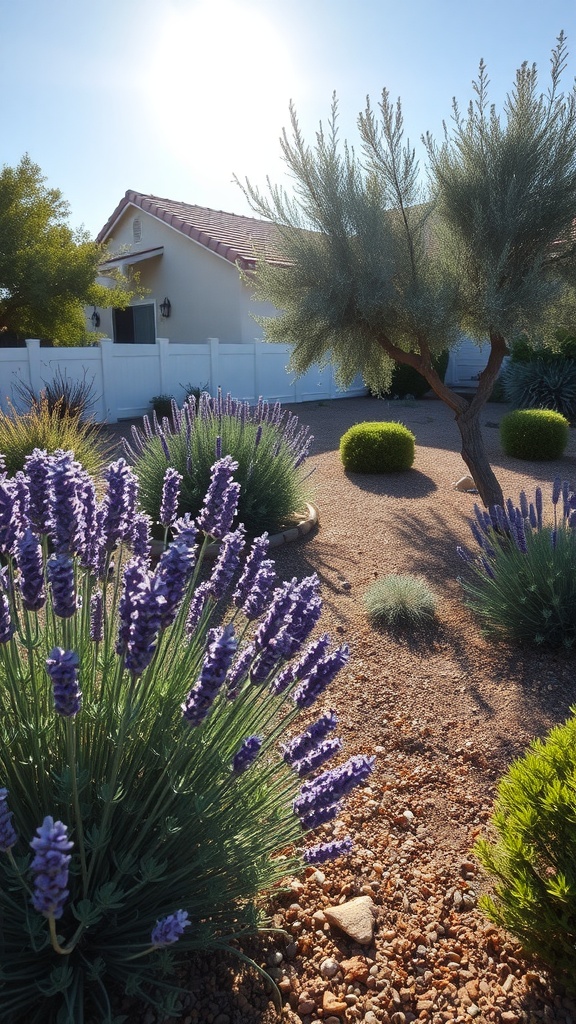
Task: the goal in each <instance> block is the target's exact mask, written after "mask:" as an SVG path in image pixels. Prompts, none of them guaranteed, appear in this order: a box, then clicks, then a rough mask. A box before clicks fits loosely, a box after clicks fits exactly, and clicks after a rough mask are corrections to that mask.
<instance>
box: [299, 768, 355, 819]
mask: <svg viewBox="0 0 576 1024" xmlns="http://www.w3.org/2000/svg"><path fill="white" fill-rule="evenodd" d="M374 761H375V758H374V757H366V756H365V755H364V754H356V755H354V756H353V757H350V758H349V759H348V761H345V762H344V764H342V765H339V766H338V767H337V768H330V769H328V771H325V772H323V773H322V775H318V777H317V778H315V779H312V780H311V781H310V782H305V783H304V785H303V786H302V788H301V790H300V793H299V795H298V796H297V797H296V799H295V800H294V802H293V805H292V806H293V808H294V813H295V814H297V815H298V816H299V817H302V816H303V815H307V814H310V813H311V812H312V811H314V810H316V809H317V808H322V807H330V806H331V805H332V804H334V803H337V802H338V801H339V800H342V799H343V798H344V797H345V796H347V794H348V793H350V792H351V791H352V790H353V789H354V787H355V786H358V785H360V783H362V782H365V781H366V779H367V778H368V776H369V775H370V773H371V771H372V768H373V766H374Z"/></svg>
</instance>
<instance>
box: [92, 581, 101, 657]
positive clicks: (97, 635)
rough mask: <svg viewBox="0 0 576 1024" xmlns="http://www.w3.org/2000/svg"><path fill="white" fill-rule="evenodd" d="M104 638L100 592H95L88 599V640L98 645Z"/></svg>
mask: <svg viewBox="0 0 576 1024" xmlns="http://www.w3.org/2000/svg"><path fill="white" fill-rule="evenodd" d="M103 638H104V607H103V604H102V591H101V590H95V591H94V593H93V594H92V597H91V598H90V639H91V640H92V641H93V642H94V643H95V644H98V643H100V642H101V640H103Z"/></svg>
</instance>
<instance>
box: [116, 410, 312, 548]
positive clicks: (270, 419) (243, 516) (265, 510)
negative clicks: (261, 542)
mask: <svg viewBox="0 0 576 1024" xmlns="http://www.w3.org/2000/svg"><path fill="white" fill-rule="evenodd" d="M312 440H313V438H312V437H311V436H310V434H309V431H308V428H307V427H301V426H299V424H298V417H297V416H294V415H292V414H291V413H287V412H282V408H281V406H280V403H279V402H277V403H276V405H274V406H273V407H271V406H269V404H268V402H265V401H262V399H260V401H259V402H258V404H257V406H256V407H255V408H253V409H252V408H251V407H250V405H249V404H248V402H240V401H237V400H236V399H233V398H231V396H230V395H227V396H226V398H224V397H223V396H222V393H221V391H220V390H219V391H218V395H217V397H216V398H211V397H210V395H209V394H207V393H206V392H202V394H201V395H200V397H199V399H197V398H196V396H195V395H194V394H190V395H189V396H188V398H187V399H186V402H185V403H184V406H183V408H182V409H181V410H179V409H178V407H177V405H176V403H175V402H174V401H173V402H172V407H171V417H170V418H168V417H164V418H163V419H161V420H160V419H159V418H158V417H157V416H156V415H153V416H152V422H150V420H149V419H148V417H146V416H145V417H144V420H143V425H142V427H141V428H137V427H133V428H132V443H131V444H126V454H127V457H128V459H129V460H130V462H131V463H132V464H133V466H134V471H135V473H136V475H137V477H138V479H139V483H140V500H141V503H142V508H143V509H144V511H145V512H147V513H148V515H150V516H151V517H152V520H153V521H154V522H155V523H156V522H157V521H158V517H159V510H160V500H161V494H162V486H163V481H164V474H165V472H166V469H167V467H168V466H171V467H173V468H174V469H176V470H177V471H178V472H179V473H180V474H181V476H182V484H181V490H180V499H179V514H180V515H184V514H185V513H190V515H192V516H195V515H197V514H198V511H199V509H200V507H201V505H202V501H203V498H204V495H205V493H206V489H207V487H208V484H209V482H210V471H211V467H212V463H213V462H214V459H215V458H217V459H220V458H222V456H224V455H231V456H232V457H233V458H234V460H235V462H237V464H238V468H237V469H236V471H235V477H236V480H237V481H238V483H239V484H240V498H239V502H238V517H239V519H240V521H241V522H242V523H243V524H244V526H245V528H246V530H247V531H248V533H249V534H251V535H252V536H253V535H255V534H258V533H260V532H262V531H263V530H267V531H268V532H274V531H275V530H277V529H279V528H280V527H282V526H283V525H284V524H285V523H286V522H287V521H288V520H289V519H290V517H291V516H293V514H294V513H295V512H300V511H302V510H303V509H304V506H305V503H306V499H307V497H308V491H307V488H306V485H305V479H304V473H303V471H302V466H303V463H304V461H305V459H306V456H307V455H308V450H309V448H310V444H311V443H312Z"/></svg>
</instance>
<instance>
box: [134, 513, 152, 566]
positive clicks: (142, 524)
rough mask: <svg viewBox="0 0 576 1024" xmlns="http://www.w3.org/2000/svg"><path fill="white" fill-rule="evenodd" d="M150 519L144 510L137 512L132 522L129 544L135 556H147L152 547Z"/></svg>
mask: <svg viewBox="0 0 576 1024" xmlns="http://www.w3.org/2000/svg"><path fill="white" fill-rule="evenodd" d="M150 526H151V519H150V516H147V515H146V513H145V512H137V513H136V515H135V516H134V519H133V522H132V531H131V537H130V544H131V546H132V552H133V554H134V555H135V556H136V558H148V557H149V555H150V551H151V548H152V538H151V532H150Z"/></svg>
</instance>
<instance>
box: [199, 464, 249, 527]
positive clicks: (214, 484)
mask: <svg viewBox="0 0 576 1024" xmlns="http://www.w3.org/2000/svg"><path fill="white" fill-rule="evenodd" d="M237 469H238V463H237V462H235V461H234V459H233V458H232V456H231V455H226V456H225V457H224V458H223V459H219V460H218V462H215V463H214V465H213V466H212V472H211V480H210V486H209V487H208V490H207V491H206V497H205V498H204V504H203V506H202V508H201V509H200V513H199V515H198V517H197V519H196V522H197V524H198V527H199V528H200V529H201V530H203V532H204V533H207V534H209V535H210V536H211V537H216V538H217V539H221V538H222V537H224V536H225V534H227V533H229V532H230V527H231V526H232V520H233V519H234V516H235V515H236V509H237V507H238V498H239V496H240V484H237V483H235V482H234V481H233V480H232V474H233V473H234V471H235V470H237Z"/></svg>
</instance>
